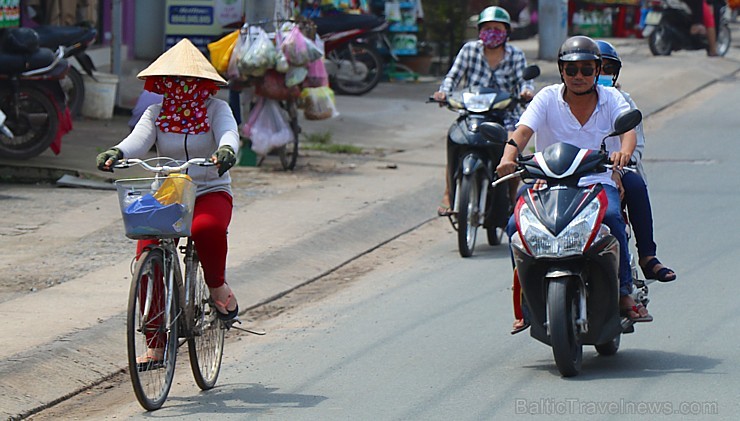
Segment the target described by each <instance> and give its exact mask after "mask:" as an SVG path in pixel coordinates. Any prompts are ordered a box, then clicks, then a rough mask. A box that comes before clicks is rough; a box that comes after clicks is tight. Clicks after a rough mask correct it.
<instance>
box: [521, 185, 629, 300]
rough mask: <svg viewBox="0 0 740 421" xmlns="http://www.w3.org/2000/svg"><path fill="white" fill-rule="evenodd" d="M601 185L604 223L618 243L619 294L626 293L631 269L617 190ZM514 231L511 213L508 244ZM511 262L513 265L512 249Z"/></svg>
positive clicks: (627, 292) (625, 227)
mask: <svg viewBox="0 0 740 421" xmlns="http://www.w3.org/2000/svg"><path fill="white" fill-rule="evenodd" d="M529 187H531V185H528V186H524V188H529ZM603 187H604V191H605V192H606V197H607V200H608V203H609V205H608V206H607V208H606V214H604V224H606V226H608V227H609V230H611V233H612V235H613V236H614V238H616V239H617V242H618V243H619V295H627V294H629V293H631V292H632V273H631V272H632V270H631V268H630V261H629V251H628V248H627V226H626V225H625V223H624V218H622V210H621V203H620V201H619V190H617V188H616V187H612V186H608V185H603ZM522 191H523V189H520V190H519V195H521V193H522ZM517 196H518V195H517ZM515 232H516V219H515V217H514V215H511V217H510V218H509V223H508V224H507V225H506V233H507V234H508V235H509V244H511V237H512V236H513V235H514V233H515ZM509 247H511V246H509ZM511 262H512V265H513V263H514V255H513V251H512V258H511Z"/></svg>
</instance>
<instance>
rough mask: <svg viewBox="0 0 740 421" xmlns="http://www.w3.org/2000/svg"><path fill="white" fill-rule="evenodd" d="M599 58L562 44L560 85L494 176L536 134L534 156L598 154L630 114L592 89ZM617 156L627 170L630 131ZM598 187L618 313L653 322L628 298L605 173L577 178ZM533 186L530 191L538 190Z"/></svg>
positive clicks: (593, 47) (580, 39)
mask: <svg viewBox="0 0 740 421" xmlns="http://www.w3.org/2000/svg"><path fill="white" fill-rule="evenodd" d="M600 68H601V53H600V51H599V46H598V45H597V44H596V42H595V41H594V40H592V39H591V38H589V37H585V36H574V37H571V38H568V39H567V40H566V41H565V42H564V43H563V45H562V46H561V47H560V50H559V52H558V70H559V72H560V77H561V80H562V81H563V83H561V84H557V85H551V86H548V87H546V88H543V89H542V90H541V91H540V92H539V93H538V94H537V95H536V96H535V97H534V99H533V100H532V102H531V103H530V105H529V107H528V108H527V109H526V110H525V111H524V113H523V114H522V117H521V118H520V120H519V123H517V126H516V130H515V131H514V133H513V134H512V139H513V140H514V142H516V144H517V146H518V147H517V148H512V147H507V148H505V149H504V154H503V157H502V158H501V162H500V164H499V165H498V167H497V173H498V174H499V176H504V175H508V174H511V173H513V172H514V171H515V170H516V166H517V164H516V159H517V154H518V153H519V151H522V150H524V148H525V147H526V146H527V143H528V142H529V139H530V138H531V137H532V135H533V134H534V133H537V142H536V148H537V151H542V150H544V149H545V148H546V147H547V146H549V145H551V144H553V143H555V142H567V143H570V144H573V145H575V146H578V147H580V148H587V149H592V150H598V149H599V148H600V147H601V141H602V139H603V138H604V137H605V136H606V135H608V134H609V133H610V132H611V131H612V130H613V126H614V121H615V120H616V118H617V116H618V115H619V114H620V113H622V112H624V111H627V110H629V109H630V106H629V104H628V103H627V101H625V100H624V97H622V95H621V94H619V92H618V91H617V90H616V89H611V88H605V87H603V86H598V84H597V79H598V75H599V71H600ZM620 138H621V142H620V144H619V150H612V151H610V153H611V156H610V157H611V159H612V161H613V162H614V166H615V168H616V169H617V170H622V168H623V167H624V166H625V165H627V164H628V163H629V161H630V158H631V157H632V153H633V151H634V149H635V146H636V143H637V141H636V135H635V131H634V130H630V131H628V132H627V133H625V134H623V135H622V136H620ZM596 183H600V184H602V185H603V187H604V191H605V192H606V194H607V198H608V203H609V204H608V207H607V210H606V214H605V215H604V223H605V224H606V225H607V226H608V227H609V229H610V230H611V233H612V235H613V236H614V237H615V238H616V240H617V241H618V242H619V248H620V259H619V292H620V299H619V307H620V309H621V310H622V312H623V313H624V314H625V315H626V316H627V317H629V318H630V319H632V320H633V321H634V322H650V321H652V320H653V318H652V316H651V315H650V314H649V313H648V311H647V309H646V308H645V307H644V306H643V305H642V304H638V303H637V302H635V300H634V299H633V298H632V296H631V295H630V293H631V292H632V274H631V273H630V272H631V271H630V263H629V257H628V249H627V233H626V226H625V222H624V219H623V218H622V214H621V206H620V198H619V191H618V190H617V187H616V183H615V182H614V180H612V178H611V171H607V172H605V173H598V174H594V175H590V176H587V177H583V178H581V180H580V182H579V185H581V186H587V185H591V184H596ZM540 184H541V183H537V184H536V185H535V188H541V187H543V186H541V185H540ZM514 231H515V221H514V218H513V217H512V218H511V219H510V220H509V226H508V227H507V232H508V233H509V235H510V236H511V235H512V234H513V232H514Z"/></svg>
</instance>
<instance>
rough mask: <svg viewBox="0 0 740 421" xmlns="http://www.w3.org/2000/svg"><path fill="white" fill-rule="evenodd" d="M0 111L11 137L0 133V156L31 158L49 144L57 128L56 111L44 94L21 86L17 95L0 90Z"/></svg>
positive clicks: (38, 90)
mask: <svg viewBox="0 0 740 421" xmlns="http://www.w3.org/2000/svg"><path fill="white" fill-rule="evenodd" d="M0 109H2V111H3V113H5V116H6V117H7V118H6V120H5V126H7V127H8V129H10V131H11V132H12V133H13V138H12V139H11V138H10V137H7V136H5V135H4V134H0V156H2V157H4V158H11V159H28V158H33V157H34V156H37V155H39V154H41V153H42V152H44V151H45V150H46V148H48V147H49V145H51V143H52V142H53V141H54V137H55V136H56V133H57V129H58V128H59V117H58V116H57V109H56V107H55V106H54V103H53V102H52V99H50V96H49V95H47V94H46V92H44V91H42V90H40V89H36V88H32V87H28V86H24V87H21V88H20V91H19V92H18V94H17V95H16V94H14V92H13V91H12V90H11V89H3V90H1V91H0Z"/></svg>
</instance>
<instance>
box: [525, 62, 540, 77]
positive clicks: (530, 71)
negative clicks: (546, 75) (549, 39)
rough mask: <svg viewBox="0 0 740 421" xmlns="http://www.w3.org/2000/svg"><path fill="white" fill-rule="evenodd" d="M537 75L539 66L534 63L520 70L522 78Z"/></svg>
mask: <svg viewBox="0 0 740 421" xmlns="http://www.w3.org/2000/svg"><path fill="white" fill-rule="evenodd" d="M539 75H540V67H539V66H538V65H536V64H533V65H531V66H527V67H525V68H524V70H523V71H522V79H524V80H532V79H534V78H536V77H537V76H539Z"/></svg>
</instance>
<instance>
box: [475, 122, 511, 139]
mask: <svg viewBox="0 0 740 421" xmlns="http://www.w3.org/2000/svg"><path fill="white" fill-rule="evenodd" d="M478 130H479V131H480V134H481V135H482V136H483V139H485V140H487V141H489V142H495V143H502V144H503V143H506V138H507V137H509V132H508V131H506V129H505V128H504V126H502V125H500V124H498V123H494V122H491V121H487V122H485V123H482V124H481V125H480V127H479V128H478Z"/></svg>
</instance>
